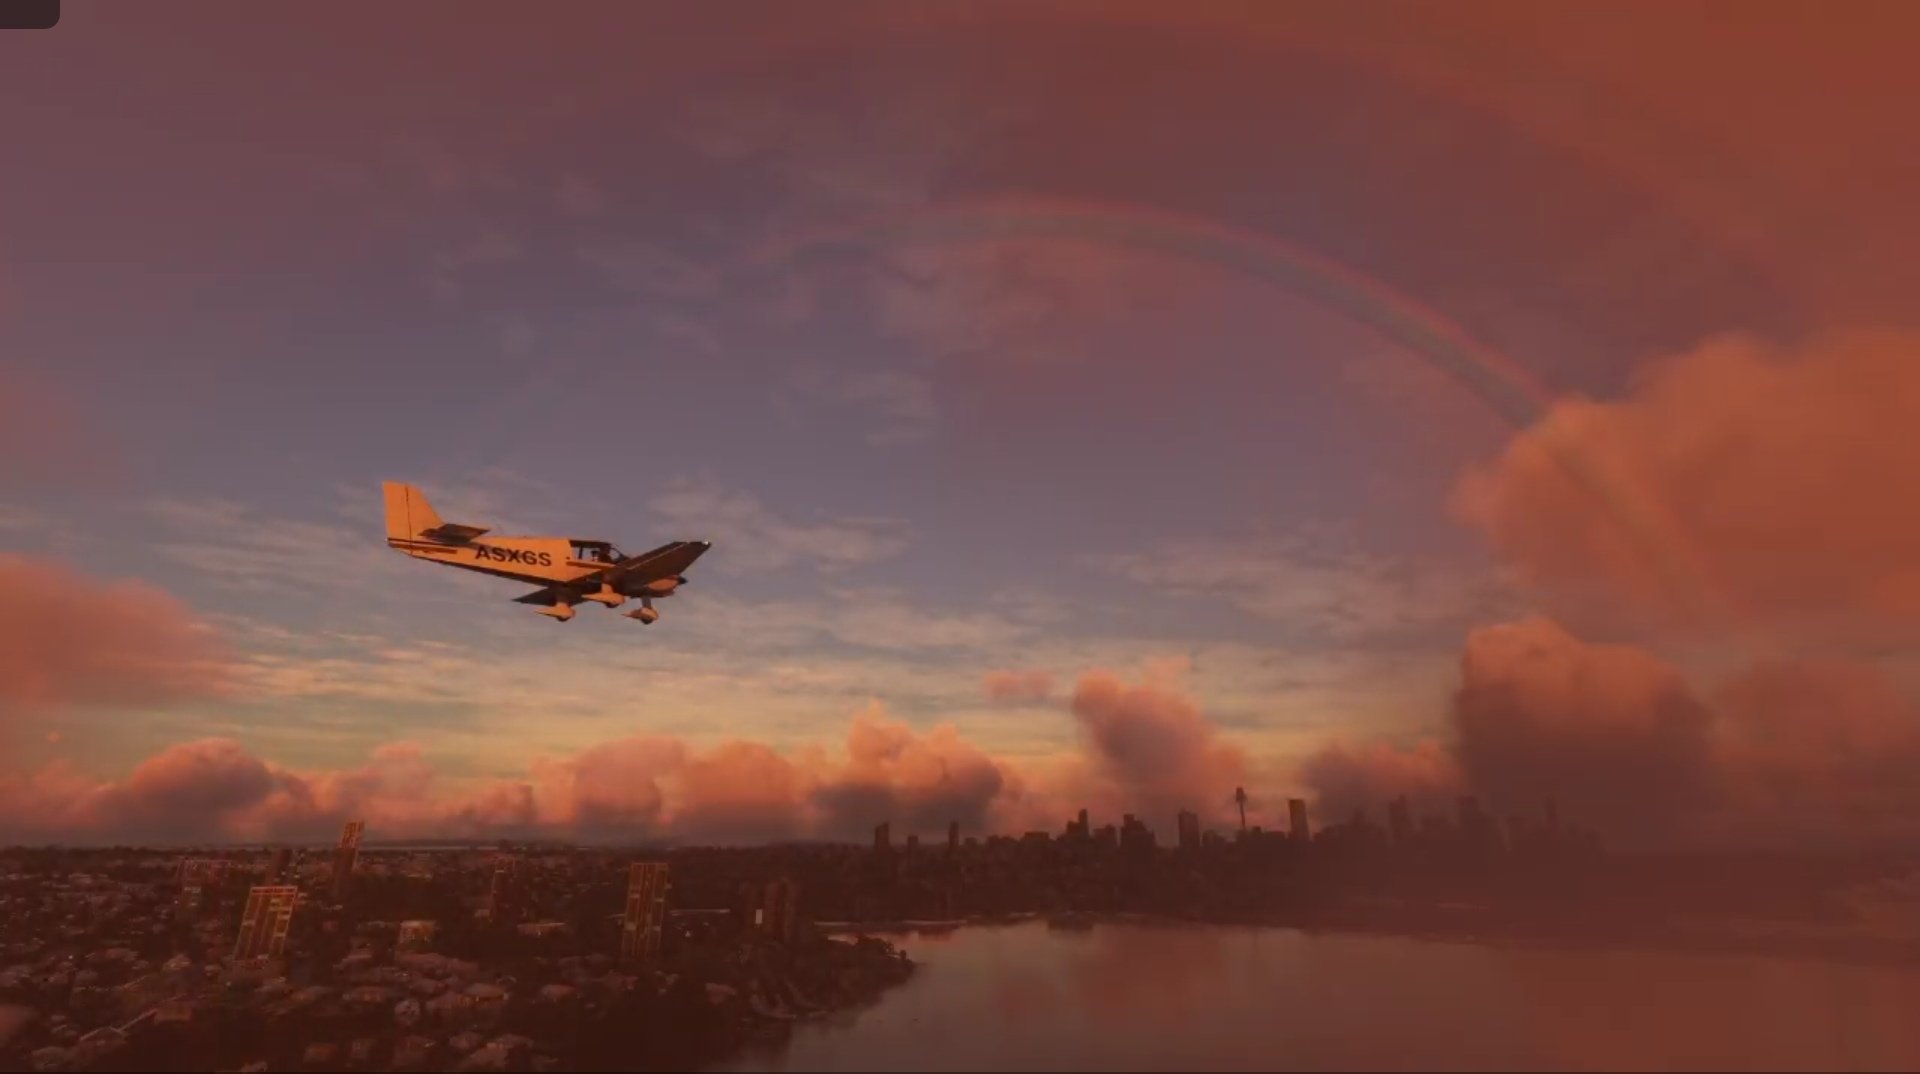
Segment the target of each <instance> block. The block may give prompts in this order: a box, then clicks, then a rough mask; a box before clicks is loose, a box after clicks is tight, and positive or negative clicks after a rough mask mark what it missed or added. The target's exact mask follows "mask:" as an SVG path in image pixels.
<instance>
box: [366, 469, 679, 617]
mask: <svg viewBox="0 0 1920 1074" xmlns="http://www.w3.org/2000/svg"><path fill="white" fill-rule="evenodd" d="M383 495H384V496H385V499H386V522H387V547H389V548H392V549H395V550H397V551H400V552H403V553H405V554H406V555H407V556H408V557H409V558H412V559H424V560H426V561H428V562H429V563H439V564H443V565H445V566H448V567H458V568H460V569H461V570H465V571H474V572H476V573H479V574H490V575H492V576H494V577H495V578H510V579H513V580H514V581H518V582H526V583H528V584H530V585H535V586H538V587H539V588H538V589H536V590H535V591H534V592H532V593H528V594H526V595H524V596H521V597H517V598H515V600H516V602H517V603H521V604H532V605H536V606H537V608H538V610H539V612H540V614H541V615H545V616H549V617H551V618H554V619H558V620H560V621H562V622H565V621H566V620H568V619H571V618H573V607H574V605H576V604H579V603H581V602H582V601H592V602H594V603H596V604H604V605H606V606H607V607H609V608H617V607H619V606H620V605H622V604H624V603H626V602H627V600H629V599H631V598H635V597H637V598H639V600H640V605H641V606H640V608H639V609H638V610H637V611H631V612H627V613H626V614H627V615H628V616H629V617H630V618H634V619H638V620H640V621H641V622H642V623H651V622H653V621H654V620H656V619H658V618H659V617H660V616H659V613H658V612H656V611H655V610H654V608H653V601H654V600H655V599H656V598H659V597H669V596H672V595H673V594H674V592H675V590H677V589H678V588H679V587H680V586H681V585H682V584H684V583H685V582H686V578H685V576H684V574H683V572H684V571H685V570H686V569H687V568H688V567H689V566H691V565H692V564H693V561H694V560H696V559H699V558H700V556H701V555H702V554H704V553H705V552H706V551H707V549H708V548H709V547H711V544H710V543H709V542H707V541H670V542H668V543H667V544H664V545H661V546H660V547H658V548H654V549H650V550H648V551H646V552H643V553H641V554H639V555H635V556H629V555H624V554H622V553H621V552H620V550H619V549H617V548H615V547H614V546H613V545H612V544H610V543H608V542H606V541H590V540H583V539H580V538H573V537H509V536H492V535H490V534H489V531H488V530H487V529H486V528H485V527H483V526H472V525H464V524H460V523H450V522H444V521H442V520H441V519H440V516H439V515H438V514H436V513H435V512H434V510H433V508H432V506H430V505H429V504H428V503H427V500H426V497H425V496H423V495H421V494H420V490H419V489H416V488H414V487H413V486H411V485H404V484H400V483H398V482H386V483H385V484H384V485H383Z"/></svg>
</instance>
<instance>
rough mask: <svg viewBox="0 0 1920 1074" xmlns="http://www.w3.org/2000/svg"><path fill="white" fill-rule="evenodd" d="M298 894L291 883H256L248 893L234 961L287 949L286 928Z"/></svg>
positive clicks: (279, 952) (265, 955) (241, 918)
mask: <svg viewBox="0 0 1920 1074" xmlns="http://www.w3.org/2000/svg"><path fill="white" fill-rule="evenodd" d="M299 897H300V889H299V888H298V887H295V886H294V885H292V884H257V885H255V886H254V888H253V890H251V891H249V892H247V908H246V910H245V911H244V912H243V913H242V914H241V915H240V939H239V941H238V942H237V943H235V944H234V945H233V957H234V960H235V961H239V960H242V959H249V958H277V957H279V955H280V954H281V952H283V951H285V950H286V946H287V930H288V928H289V927H290V926H291V925H292V924H293V908H294V905H295V903H296V902H298V900H299Z"/></svg>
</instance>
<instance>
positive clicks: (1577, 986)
mask: <svg viewBox="0 0 1920 1074" xmlns="http://www.w3.org/2000/svg"><path fill="white" fill-rule="evenodd" d="M895 942H898V943H900V944H901V945H902V946H903V947H905V948H906V949H907V951H908V952H909V954H911V955H912V957H913V958H914V959H915V960H916V961H917V962H919V963H920V968H919V970H918V971H917V972H916V973H915V975H914V978H913V979H912V980H911V981H910V982H909V983H908V984H906V985H904V986H902V987H901V988H898V989H895V990H893V991H892V992H889V993H888V994H887V995H886V997H885V998H883V999H882V1000H881V1001H880V1002H879V1003H878V1004H877V1005H876V1006H874V1007H871V1008H868V1009H867V1010H864V1011H860V1012H858V1013H855V1014H850V1015H842V1016H838V1017H836V1018H835V1019H833V1020H829V1021H823V1022H815V1023H805V1024H803V1025H802V1026H801V1027H800V1028H799V1029H797V1030H796V1031H795V1033H794V1035H793V1039H792V1041H791V1043H790V1045H789V1046H787V1047H786V1048H785V1049H784V1050H783V1051H781V1052H778V1053H769V1054H760V1055H755V1056H752V1057H749V1058H748V1059H747V1060H745V1061H743V1062H739V1063H735V1064H732V1065H731V1066H729V1067H728V1068H726V1069H729V1070H739V1071H748V1070H789V1069H791V1070H1194V1069H1200V1070H1287V1069H1321V1070H1325V1069H1356V1070H1357V1069H1367V1070H1381V1069H1401V1070H1407V1069H1443V1070H1458V1069H1472V1070H1488V1069H1520V1070H1525V1069H1576V1070H1621V1069H1683V1068H1684V1069H1710V1070H1839V1069H1868V1070H1914V1069H1920V971H1913V970H1897V969H1886V968H1875V967H1861V966H1849V965H1839V964H1828V963H1818V962H1801V961H1790V960H1782V959H1772V958H1749V957H1729V956H1708V955H1688V954H1654V953H1646V952H1627V951H1620V952H1595V951H1553V950H1530V949H1510V948H1495V947H1483V946H1474V945H1469V944H1452V943H1438V942H1430V941H1423V940H1414V939H1407V938H1398V937H1380V936H1363V935H1352V934H1346V935H1342V934H1310V933H1303V932H1298V931H1294V930H1289V929H1262V928H1234V927H1220V926H1197V925H1196V926H1189V925H1173V924H1168V925H1155V924H1109V923H1102V924H1100V925H1099V926H1097V927H1095V928H1093V929H1091V930H1089V931H1058V930H1051V929H1048V928H1047V927H1046V926H1045V925H1044V924H1040V923H1038V922H1035V923H1029V924H1021V925H1012V926H1005V927H975V928H964V929H960V930H957V931H955V932H952V933H948V934H946V935H940V936H930V935H919V936H907V937H904V938H897V939H896V940H895Z"/></svg>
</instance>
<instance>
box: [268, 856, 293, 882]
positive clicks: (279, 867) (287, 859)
mask: <svg viewBox="0 0 1920 1074" xmlns="http://www.w3.org/2000/svg"><path fill="white" fill-rule="evenodd" d="M292 864H293V851H292V850H291V849H289V848H287V847H274V848H273V854H272V855H270V856H269V857H268V858H267V883H269V884H278V883H280V882H281V881H283V880H285V879H286V878H287V869H288V867H289V866H291V865H292Z"/></svg>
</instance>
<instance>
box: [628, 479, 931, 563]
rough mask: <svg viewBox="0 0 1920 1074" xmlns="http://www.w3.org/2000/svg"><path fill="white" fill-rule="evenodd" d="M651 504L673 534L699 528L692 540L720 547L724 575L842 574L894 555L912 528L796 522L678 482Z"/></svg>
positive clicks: (707, 485)
mask: <svg viewBox="0 0 1920 1074" xmlns="http://www.w3.org/2000/svg"><path fill="white" fill-rule="evenodd" d="M649 506H650V507H651V508H652V510H654V511H655V512H657V513H659V514H661V515H663V516H665V517H666V518H668V519H670V520H671V521H672V523H673V525H674V527H675V529H676V530H678V531H687V532H689V533H692V532H693V531H696V530H697V531H698V533H697V534H695V536H698V537H701V538H710V539H712V540H714V541H715V542H716V543H717V544H719V545H721V546H722V547H721V548H717V549H716V550H715V551H716V553H717V554H716V556H715V561H714V564H715V567H716V569H720V570H724V571H739V572H748V571H768V570H779V569H781V568H784V567H790V566H792V565H793V564H795V563H799V562H802V561H811V562H812V563H814V564H815V565H817V566H818V567H819V568H820V569H822V570H840V569H844V568H847V567H852V566H857V565H860V564H863V563H873V562H877V561H879V560H883V559H888V558H891V557H893V556H895V555H898V554H899V553H900V552H902V551H904V550H905V549H906V547H907V544H908V542H909V540H910V538H911V536H912V529H911V527H909V526H908V525H907V523H905V522H903V521H901V520H898V519H890V518H826V519H816V520H813V521H809V522H800V521H795V520H792V519H789V518H786V517H784V516H782V515H781V514H779V513H778V512H776V511H774V510H773V509H772V508H770V507H768V506H766V505H765V504H763V503H761V502H760V500H759V499H758V498H756V497H754V496H752V495H750V494H748V493H744V492H729V491H726V490H724V489H722V488H720V487H718V486H716V485H714V484H712V483H711V482H705V481H692V480H685V481H680V482H676V483H675V484H674V485H673V486H672V487H671V488H669V489H668V490H667V491H666V492H664V493H661V494H660V495H659V496H656V497H654V498H653V500H652V501H651V502H650V504H649Z"/></svg>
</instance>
